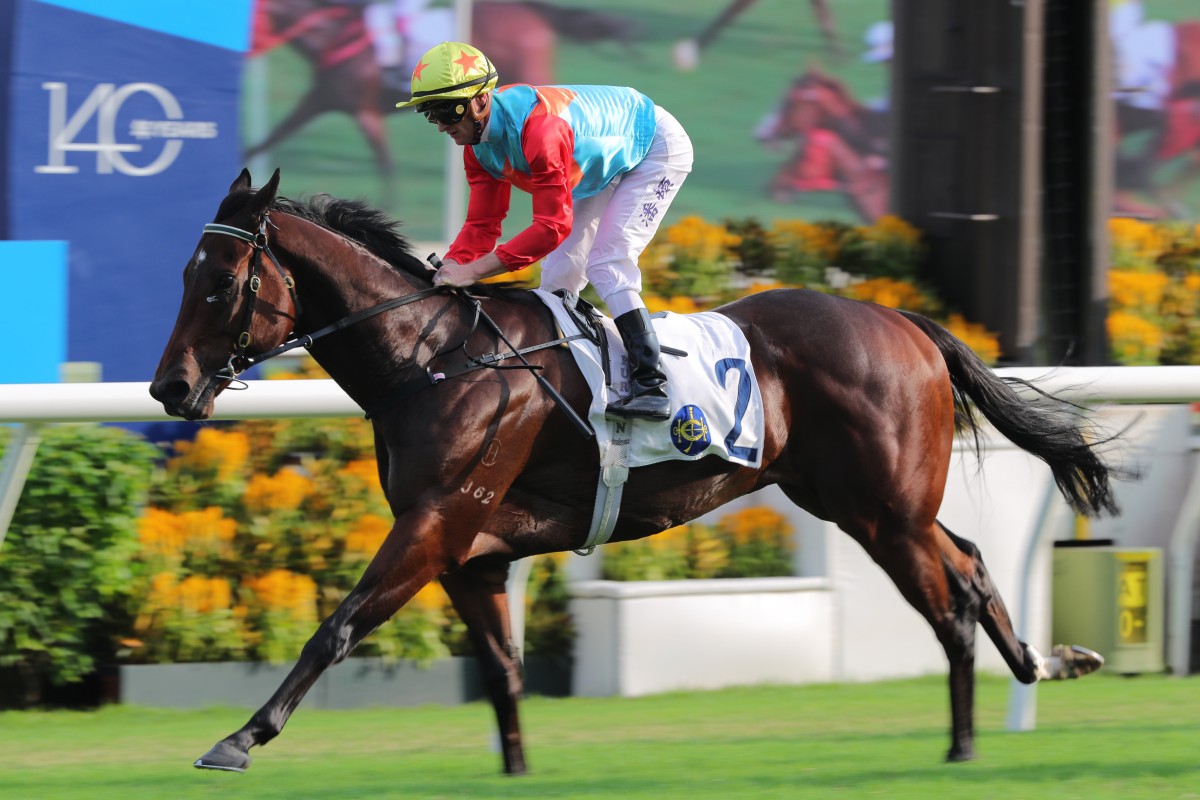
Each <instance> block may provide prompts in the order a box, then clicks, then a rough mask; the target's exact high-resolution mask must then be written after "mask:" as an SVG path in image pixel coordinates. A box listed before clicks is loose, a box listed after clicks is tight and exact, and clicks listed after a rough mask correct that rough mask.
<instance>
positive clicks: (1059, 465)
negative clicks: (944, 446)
mask: <svg viewBox="0 0 1200 800" xmlns="http://www.w3.org/2000/svg"><path fill="white" fill-rule="evenodd" d="M900 313H901V314H903V315H904V316H905V317H906V318H907V319H908V320H909V321H910V322H912V323H913V324H914V325H916V326H917V327H918V328H920V329H921V331H922V332H923V333H924V334H925V335H926V336H928V337H929V338H930V339H932V340H933V343H934V344H936V345H937V348H938V350H940V351H941V353H942V358H944V359H945V361H946V367H947V368H948V369H949V370H950V383H951V386H952V388H953V392H954V411H955V425H956V427H957V428H958V430H959V431H960V432H961V431H970V432H971V433H972V434H973V435H974V437H975V444H976V450H977V451H978V447H979V421H978V419H977V418H976V417H975V413H974V409H979V411H980V412H982V413H983V416H984V417H986V418H987V420H988V422H990V423H992V425H993V426H995V428H996V430H998V431H999V432H1000V433H1001V434H1002V435H1003V436H1004V437H1005V438H1006V439H1008V440H1009V441H1011V442H1012V443H1013V444H1015V445H1017V446H1018V447H1020V448H1021V449H1022V450H1024V451H1025V452H1027V453H1029V454H1031V455H1034V456H1036V457H1038V458H1040V459H1041V460H1042V461H1044V462H1046V464H1047V465H1048V466H1049V467H1050V471H1051V473H1052V474H1053V475H1054V482H1055V483H1056V484H1057V485H1058V488H1059V491H1061V492H1062V493H1063V496H1064V497H1066V499H1067V502H1069V503H1070V504H1071V506H1072V508H1074V509H1075V510H1076V511H1078V512H1079V513H1081V514H1086V515H1088V516H1097V517H1098V516H1100V515H1101V514H1102V513H1104V512H1108V513H1110V514H1113V515H1116V514H1118V513H1120V511H1119V509H1118V508H1117V504H1116V501H1115V500H1114V498H1113V493H1112V487H1111V485H1110V480H1111V478H1113V477H1114V475H1115V474H1116V470H1115V469H1114V468H1113V467H1111V466H1109V465H1108V464H1106V463H1105V461H1104V460H1103V459H1102V458H1101V457H1100V455H1099V454H1098V452H1097V447H1098V446H1100V445H1103V444H1104V443H1105V442H1106V441H1109V440H1108V439H1102V440H1099V441H1093V442H1089V441H1088V439H1087V438H1086V437H1085V430H1084V428H1085V425H1086V423H1085V422H1084V420H1083V414H1082V411H1083V410H1082V409H1081V408H1080V407H1079V406H1077V405H1075V404H1074V403H1071V402H1069V401H1067V400H1063V399H1062V398H1059V397H1055V396H1054V395H1052V394H1050V393H1049V392H1046V391H1043V390H1041V389H1039V388H1037V387H1036V386H1034V385H1033V384H1031V383H1030V382H1029V381H1026V380H1023V379H1021V378H1013V377H1003V378H1002V377H1000V376H998V375H996V374H995V373H994V372H993V371H992V370H991V369H990V368H989V367H988V366H987V364H985V363H983V361H982V360H981V359H980V358H979V356H977V355H975V353H974V352H973V351H972V350H971V348H969V347H967V346H966V345H965V344H964V343H963V342H961V341H959V340H958V339H957V338H955V336H954V335H953V334H951V333H950V332H949V331H947V330H946V329H945V328H943V327H941V326H940V325H938V324H937V323H935V322H933V321H932V320H930V319H928V318H926V317H923V316H921V315H919V314H913V313H909V312H907V311H901V312H900ZM1014 386H1022V387H1025V388H1026V389H1030V390H1032V391H1033V392H1034V393H1036V394H1037V395H1038V396H1037V397H1035V398H1032V399H1026V398H1024V397H1022V396H1021V395H1019V394H1018V393H1017V392H1016V390H1015V389H1014V388H1013V387H1014Z"/></svg>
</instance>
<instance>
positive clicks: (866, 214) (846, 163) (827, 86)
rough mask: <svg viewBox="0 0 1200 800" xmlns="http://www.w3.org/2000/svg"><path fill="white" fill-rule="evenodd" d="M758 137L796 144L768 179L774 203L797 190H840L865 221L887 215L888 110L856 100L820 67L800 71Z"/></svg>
mask: <svg viewBox="0 0 1200 800" xmlns="http://www.w3.org/2000/svg"><path fill="white" fill-rule="evenodd" d="M756 137H757V138H758V140H759V141H760V142H763V143H765V144H768V145H771V144H775V143H779V142H793V141H794V142H795V143H796V149H795V151H794V152H793V153H792V156H791V157H790V158H789V159H788V160H787V161H786V162H785V163H784V164H783V165H782V166H781V167H780V168H779V171H778V172H777V173H776V174H775V177H774V178H773V179H772V180H771V185H770V193H771V197H772V198H773V199H775V200H776V202H781V203H782V202H787V201H788V200H790V199H791V198H792V197H793V196H794V195H796V194H797V193H805V192H840V193H842V194H844V195H845V197H846V200H847V202H849V204H850V206H851V207H852V208H853V209H854V210H855V211H856V212H857V213H858V215H859V216H860V217H861V218H862V219H863V220H864V221H865V222H874V221H875V220H877V219H879V218H880V217H881V216H883V215H884V214H886V213H887V203H888V175H887V138H888V124H887V117H886V114H885V113H883V112H879V111H875V110H873V109H871V108H868V107H867V106H865V105H863V104H862V103H860V102H858V101H857V100H856V99H855V98H854V97H853V96H852V95H851V94H850V91H849V90H848V89H846V87H845V86H844V85H843V84H842V83H841V81H839V80H837V79H836V78H833V77H831V76H829V75H826V74H825V73H823V72H821V71H820V70H818V69H810V70H808V71H806V72H804V73H803V74H801V75H800V76H799V77H797V78H796V79H795V80H794V81H792V83H791V85H790V86H789V87H788V89H787V91H786V92H785V93H784V96H783V98H782V99H781V100H780V102H779V105H778V107H777V109H776V111H775V112H774V113H772V114H771V115H770V116H768V117H767V119H766V120H765V121H764V122H763V123H762V124H761V125H760V126H759V128H758V130H757V131H756Z"/></svg>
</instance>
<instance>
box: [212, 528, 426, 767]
mask: <svg viewBox="0 0 1200 800" xmlns="http://www.w3.org/2000/svg"><path fill="white" fill-rule="evenodd" d="M440 538H441V522H440V518H439V517H438V515H436V514H434V513H428V512H412V513H410V514H406V515H404V516H403V517H401V518H398V519H397V520H396V524H395V525H394V526H393V527H392V532H391V533H390V534H389V535H388V538H387V539H386V540H385V541H384V543H383V545H382V546H381V547H380V548H379V552H378V553H376V554H375V557H374V558H373V559H372V560H371V563H370V564H369V565H368V566H367V569H366V571H365V572H364V573H363V576H362V578H361V579H360V580H359V582H358V585H356V586H355V587H354V589H352V590H351V591H350V593H349V594H348V595H346V598H345V599H344V600H343V601H342V603H341V604H340V605H339V606H338V607H337V610H336V611H334V612H333V614H331V615H330V616H329V618H328V619H326V620H325V621H324V622H322V623H321V625H320V627H319V628H318V629H317V632H316V633H315V634H314V635H313V637H312V638H311V639H309V640H308V643H307V644H305V645H304V649H303V650H302V651H301V653H300V659H299V661H297V662H296V666H295V667H293V668H292V671H291V672H290V673H288V676H287V677H286V678H285V679H284V681H283V683H282V684H281V685H280V687H279V688H278V689H277V690H276V691H275V694H273V695H272V696H271V699H270V700H268V701H267V703H266V705H264V706H263V707H262V708H260V709H259V710H258V711H257V712H255V714H254V716H252V717H251V718H250V720H249V721H248V722H247V723H246V724H245V725H243V726H242V727H241V728H240V729H238V730H237V731H236V732H234V733H232V734H230V735H229V736H227V737H225V738H224V739H222V740H221V741H219V742H217V744H216V745H215V746H214V747H213V748H212V749H211V750H209V751H208V752H207V753H205V754H204V755H203V756H201V757H200V758H199V759H197V761H196V762H195V766H197V767H201V768H205V769H219V770H232V771H236V772H241V771H243V770H245V769H246V767H248V766H249V765H250V756H249V750H250V748H251V747H254V746H256V745H264V744H266V743H267V742H269V741H271V740H272V739H274V738H275V737H276V736H278V735H279V732H280V731H281V730H283V726H284V724H285V723H286V722H287V720H288V717H290V716H291V714H292V712H293V711H295V710H296V706H298V705H299V704H300V701H301V700H302V699H304V695H305V694H306V693H307V692H308V690H309V689H311V688H312V685H313V684H314V683H316V682H317V679H318V678H320V677H321V674H322V673H323V672H324V671H325V670H326V669H328V668H329V667H331V666H333V665H334V664H336V663H338V662H340V661H342V660H343V659H344V658H346V656H348V655H350V652H351V651H352V650H353V649H354V648H355V646H357V645H358V643H359V642H361V641H362V640H363V639H364V638H366V636H367V635H368V634H369V633H371V631H373V630H375V629H376V628H377V627H379V626H380V625H382V624H383V623H384V622H386V621H387V620H388V619H390V618H391V616H392V615H393V614H395V613H396V612H397V611H398V610H399V609H400V607H401V606H403V605H404V604H405V603H406V602H408V600H409V599H410V598H411V597H412V596H413V595H414V594H416V593H417V591H418V590H420V589H421V587H423V586H425V584H427V583H429V581H431V580H433V579H434V578H435V577H436V576H437V575H438V573H440V572H442V571H443V570H445V569H446V566H447V565H446V558H445V555H444V553H443V552H442V548H441V542H440Z"/></svg>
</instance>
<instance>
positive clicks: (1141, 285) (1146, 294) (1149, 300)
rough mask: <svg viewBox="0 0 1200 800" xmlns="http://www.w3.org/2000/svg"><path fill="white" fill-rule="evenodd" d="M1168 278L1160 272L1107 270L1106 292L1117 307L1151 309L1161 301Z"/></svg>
mask: <svg viewBox="0 0 1200 800" xmlns="http://www.w3.org/2000/svg"><path fill="white" fill-rule="evenodd" d="M1167 281H1168V278H1167V276H1166V275H1164V274H1163V273H1161V272H1137V271H1134V270H1127V269H1111V270H1109V271H1108V292H1109V296H1110V297H1111V298H1112V302H1113V306H1114V307H1115V308H1118V309H1145V310H1151V309H1154V308H1155V307H1157V306H1158V304H1159V303H1160V302H1161V301H1162V295H1163V289H1165V288H1166V286H1167Z"/></svg>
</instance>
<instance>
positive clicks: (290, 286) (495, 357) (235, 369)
mask: <svg viewBox="0 0 1200 800" xmlns="http://www.w3.org/2000/svg"><path fill="white" fill-rule="evenodd" d="M269 225H271V220H270V212H264V213H263V219H262V222H261V223H260V224H259V226H258V233H250V232H249V231H244V230H242V229H241V228H236V227H234V226H232V225H222V224H220V223H216V222H210V223H208V224H206V225H205V226H204V232H205V233H216V234H220V235H222V236H232V237H233V238H235V239H239V240H241V241H243V242H245V243H246V244H248V245H250V247H251V248H252V249H253V253H252V254H251V256H250V277H249V278H248V279H247V286H246V288H247V289H248V290H249V292H250V299H249V300H248V301H247V303H246V309H245V311H244V312H242V332H241V333H240V334H238V338H237V351H236V352H235V353H234V354H233V355H231V356H230V357H229V362H228V363H226V364H225V366H224V367H222V368H221V369H220V370H218V371H217V372H216V373H215V374H214V377H215V378H217V379H218V380H227V381H230V382H233V381H237V380H238V375H241V374H242V373H243V372H245V371H246V370H248V369H249V368H250V367H252V366H254V365H255V364H261V363H262V362H264V361H266V360H268V359H271V358H274V357H275V356H278V355H281V354H283V353H286V352H288V351H289V350H294V349H296V348H297V347H305V348H308V347H311V346H312V344H313V342H315V341H316V340H317V339H320V338H321V337H322V336H327V335H329V334H331V333H334V332H336V331H340V330H342V329H344V328H348V327H350V326H351V325H354V324H355V323H358V322H361V321H363V320H364V319H367V318H369V317H373V316H375V315H376V314H382V313H383V312H384V311H390V310H392V309H393V308H399V307H400V306H406V305H408V304H409V303H415V302H417V301H418V300H424V299H425V298H427V297H432V296H434V295H438V294H440V295H445V294H446V293H447V291H449V292H450V293H452V294H453V295H457V296H459V297H461V298H463V299H464V300H466V301H468V302H469V303H470V304H471V305H472V306H473V309H474V315H475V320H474V322H473V323H472V324H471V327H470V331H471V332H473V331H474V330H475V328H476V326H478V324H479V321H480V319H482V320H483V321H484V322H486V323H487V325H488V327H489V328H491V329H492V330H493V331H495V333H496V334H497V335H498V336H499V337H500V339H501V341H503V342H504V343H505V344H506V345H508V347H509V348H510V349H509V352H507V353H488V354H485V355H483V356H481V357H478V358H475V357H470V356H468V359H467V364H465V365H464V366H462V367H459V368H457V369H454V370H447V371H446V372H437V373H433V372H430V371H429V369H428V368H426V370H425V371H424V373H423V376H422V377H419V378H417V379H416V380H415V381H412V382H410V383H407V384H404V385H402V386H400V387H399V388H398V390H396V391H394V392H392V393H390V394H389V395H388V396H387V397H386V398H385V399H384V401H383V402H382V403H381V404H380V405H379V406H378V407H377V408H374V409H370V410H368V412H367V417H368V418H369V417H370V416H371V415H372V414H373V413H375V412H376V411H378V410H380V409H382V408H384V407H387V406H389V405H392V404H394V403H397V402H399V401H400V400H402V399H404V398H405V397H408V396H409V395H412V394H415V393H416V392H418V391H420V390H421V389H424V388H427V387H429V386H433V385H436V384H438V383H441V382H442V381H444V380H446V379H447V378H453V377H458V376H459V375H464V374H466V373H468V372H473V371H475V370H477V369H528V370H529V371H530V373H531V374H532V375H533V377H534V378H535V379H536V380H537V382H538V384H539V385H540V386H541V387H542V389H544V390H545V391H546V392H547V393H548V394H549V395H550V397H551V399H552V400H554V402H555V404H556V405H557V406H558V407H559V408H560V409H562V411H563V413H565V414H566V415H567V417H568V418H569V419H570V420H571V422H572V423H573V424H574V425H575V427H576V428H577V429H578V430H579V432H580V433H582V434H583V435H584V437H586V438H591V437H592V436H594V435H595V433H594V432H593V431H592V428H591V426H590V425H588V423H587V422H586V421H584V420H583V418H581V417H580V416H579V415H578V414H577V413H576V412H575V409H573V408H571V406H570V404H569V403H567V401H566V400H565V399H564V398H563V396H562V395H561V394H559V392H558V390H557V389H555V388H554V387H553V386H551V385H550V384H549V382H547V381H546V378H545V377H544V376H543V375H542V374H541V373H540V371H539V370H540V369H541V367H538V366H535V365H533V364H531V363H529V361H528V360H526V358H525V354H526V353H532V352H534V351H537V350H542V349H544V348H547V347H553V346H556V345H559V344H562V343H564V342H567V341H570V340H571V339H577V338H580V337H581V336H582V334H579V335H577V336H572V337H561V338H559V339H556V340H554V341H551V342H544V343H542V344H537V345H533V346H531V347H525V348H522V349H517V348H516V347H514V346H513V344H512V343H511V342H509V340H508V337H507V336H505V335H504V332H503V331H502V330H500V328H499V326H497V325H496V323H495V322H494V321H493V320H492V318H491V317H489V316H488V315H487V313H485V312H484V311H483V306H482V304H481V303H480V302H479V299H478V298H476V297H473V296H471V295H470V294H469V293H467V292H466V291H465V290H462V289H447V288H444V287H441V286H431V287H430V288H428V289H418V290H417V291H415V292H412V293H411V294H406V295H402V296H400V297H396V298H393V299H391V300H385V301H384V302H382V303H379V304H378V305H374V306H371V307H370V308H365V309H363V310H362V311H358V312H355V313H354V314H350V315H348V316H345V317H342V318H341V319H339V320H338V321H336V322H333V323H330V324H329V325H326V326H325V327H324V328H321V329H320V330H316V331H313V332H312V333H307V334H304V335H302V336H297V335H295V334H294V333H293V334H292V336H291V337H290V338H289V339H288V340H287V341H285V342H284V343H283V344H281V345H279V346H278V347H275V348H272V349H270V350H267V351H266V352H265V353H259V354H258V355H249V354H248V353H247V352H246V351H247V349H248V348H249V346H250V327H251V324H252V323H253V322H254V308H255V305H256V303H257V301H258V290H259V289H260V288H261V286H262V277H261V276H260V274H259V273H260V272H261V270H262V256H263V254H264V253H265V254H266V256H267V260H269V261H270V262H271V264H272V265H273V266H274V267H275V271H276V272H278V273H279V275H280V277H281V278H282V279H283V284H284V286H286V287H287V290H288V294H290V295H291V297H292V308H293V309H294V311H295V318H296V319H299V317H300V298H299V297H298V296H297V294H296V282H295V280H293V279H292V276H291V275H289V274H288V273H287V272H286V271H285V270H284V268H283V267H282V266H280V264H279V260H278V259H276V258H275V254H274V253H272V252H271V248H270V246H269V245H268V242H267V227H268V226H269ZM429 261H430V262H431V264H432V266H431V269H432V271H436V269H437V267H440V266H441V261H440V260H439V259H438V258H437V256H436V255H430V257H429ZM470 335H471V333H470V332H468V333H467V337H466V338H469V337H470ZM466 338H464V340H463V342H462V344H460V345H459V346H458V347H455V348H452V350H457V349H460V348H463V349H465V345H466ZM446 352H449V351H443V352H442V353H439V355H445V354H446ZM509 358H517V359H519V360H520V361H521V364H519V365H514V366H512V367H502V366H499V364H498V362H500V361H504V360H506V359H509ZM242 388H245V384H244V383H243V386H242Z"/></svg>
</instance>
